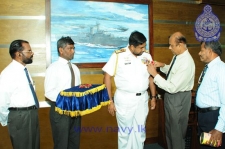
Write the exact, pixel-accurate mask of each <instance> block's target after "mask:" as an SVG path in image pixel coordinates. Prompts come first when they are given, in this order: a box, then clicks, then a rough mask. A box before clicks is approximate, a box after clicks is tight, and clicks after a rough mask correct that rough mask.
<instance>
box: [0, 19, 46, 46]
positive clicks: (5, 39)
mask: <svg viewBox="0 0 225 149" xmlns="http://www.w3.org/2000/svg"><path fill="white" fill-rule="evenodd" d="M0 28H1V32H0V44H10V43H11V42H12V41H13V40H15V39H24V40H27V41H29V42H30V44H45V20H14V19H13V20H10V19H7V20H1V19H0Z"/></svg>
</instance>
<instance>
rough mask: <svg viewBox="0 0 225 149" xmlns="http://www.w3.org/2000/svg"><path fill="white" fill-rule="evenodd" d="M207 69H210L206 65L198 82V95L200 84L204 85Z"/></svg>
mask: <svg viewBox="0 0 225 149" xmlns="http://www.w3.org/2000/svg"><path fill="white" fill-rule="evenodd" d="M207 68H208V65H205V67H204V69H203V71H202V74H201V77H200V79H199V81H198V87H197V90H196V93H197V91H198V88H199V86H200V84H201V83H202V80H203V78H204V76H205V73H206V70H207Z"/></svg>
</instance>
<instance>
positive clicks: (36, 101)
mask: <svg viewBox="0 0 225 149" xmlns="http://www.w3.org/2000/svg"><path fill="white" fill-rule="evenodd" d="M24 71H25V73H26V76H27V80H28V82H29V85H30V90H31V92H32V94H33V97H34V101H35V106H36V107H37V108H39V102H38V99H37V95H36V93H35V91H34V87H33V85H32V83H31V81H30V77H29V75H28V71H27V68H24Z"/></svg>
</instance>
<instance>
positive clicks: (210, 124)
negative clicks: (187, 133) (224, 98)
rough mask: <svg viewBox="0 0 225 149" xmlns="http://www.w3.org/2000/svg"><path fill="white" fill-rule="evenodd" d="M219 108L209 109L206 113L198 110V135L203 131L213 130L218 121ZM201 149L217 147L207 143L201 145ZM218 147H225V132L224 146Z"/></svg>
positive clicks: (219, 148)
mask: <svg viewBox="0 0 225 149" xmlns="http://www.w3.org/2000/svg"><path fill="white" fill-rule="evenodd" d="M218 116H219V110H215V111H209V112H205V113H200V112H198V135H199V137H200V134H201V133H202V132H209V131H211V130H213V129H214V128H215V126H216V123H217V121H218ZM201 149H215V148H214V147H210V146H207V145H201ZM216 149H225V135H224V133H223V139H222V146H221V147H218V148H216Z"/></svg>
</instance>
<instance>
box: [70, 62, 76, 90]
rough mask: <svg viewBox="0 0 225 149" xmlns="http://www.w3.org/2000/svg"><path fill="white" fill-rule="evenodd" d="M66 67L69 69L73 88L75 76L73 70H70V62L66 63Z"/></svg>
mask: <svg viewBox="0 0 225 149" xmlns="http://www.w3.org/2000/svg"><path fill="white" fill-rule="evenodd" d="M68 65H69V67H70V72H71V87H74V86H75V75H74V71H73V68H72V65H71V63H70V62H68Z"/></svg>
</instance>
